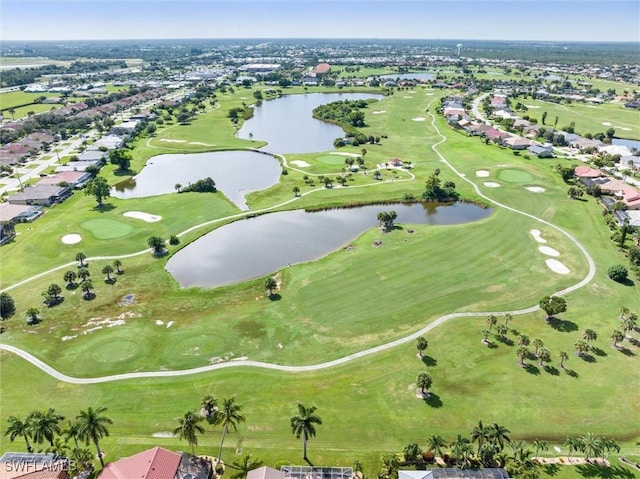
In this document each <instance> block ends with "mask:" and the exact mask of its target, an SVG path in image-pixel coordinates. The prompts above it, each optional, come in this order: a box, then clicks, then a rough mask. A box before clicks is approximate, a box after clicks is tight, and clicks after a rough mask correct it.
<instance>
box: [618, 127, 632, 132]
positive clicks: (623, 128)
mask: <svg viewBox="0 0 640 479" xmlns="http://www.w3.org/2000/svg"><path fill="white" fill-rule="evenodd" d="M619 128H620V129H621V130H624V131H631V128H625V127H623V126H621V127H619Z"/></svg>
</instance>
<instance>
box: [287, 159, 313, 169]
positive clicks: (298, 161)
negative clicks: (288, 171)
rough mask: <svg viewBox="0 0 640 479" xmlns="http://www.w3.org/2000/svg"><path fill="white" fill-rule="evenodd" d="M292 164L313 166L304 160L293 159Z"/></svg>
mask: <svg viewBox="0 0 640 479" xmlns="http://www.w3.org/2000/svg"><path fill="white" fill-rule="evenodd" d="M291 164H292V165H295V166H300V167H302V168H304V167H305V166H311V165H310V164H309V163H307V162H306V161H304V160H293V161H292V162H291Z"/></svg>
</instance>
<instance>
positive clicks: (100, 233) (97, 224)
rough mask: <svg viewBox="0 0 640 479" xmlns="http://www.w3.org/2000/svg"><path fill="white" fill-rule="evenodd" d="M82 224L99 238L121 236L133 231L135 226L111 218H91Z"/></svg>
mask: <svg viewBox="0 0 640 479" xmlns="http://www.w3.org/2000/svg"><path fill="white" fill-rule="evenodd" d="M80 226H82V228H84V229H85V230H87V231H89V232H91V234H93V236H95V237H96V238H97V239H113V238H120V237H122V236H126V235H128V234H129V233H131V232H132V231H133V226H131V225H128V224H126V223H122V222H120V221H116V220H109V219H98V220H89V221H85V222H84V223H82V224H81V225H80Z"/></svg>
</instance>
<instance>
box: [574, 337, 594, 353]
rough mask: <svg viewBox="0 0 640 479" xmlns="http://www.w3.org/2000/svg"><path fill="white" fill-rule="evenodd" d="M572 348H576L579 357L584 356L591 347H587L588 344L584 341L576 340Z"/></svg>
mask: <svg viewBox="0 0 640 479" xmlns="http://www.w3.org/2000/svg"><path fill="white" fill-rule="evenodd" d="M574 347H575V348H576V353H578V356H580V357H582V356H584V353H586V352H587V351H589V350H590V349H591V346H589V343H588V342H586V341H585V340H584V339H578V340H577V341H576V342H575V344H574Z"/></svg>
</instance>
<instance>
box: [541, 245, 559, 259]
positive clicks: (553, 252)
mask: <svg viewBox="0 0 640 479" xmlns="http://www.w3.org/2000/svg"><path fill="white" fill-rule="evenodd" d="M538 251H540V252H541V253H542V254H546V255H547V256H554V257H556V258H557V257H558V256H560V251H558V250H557V249H553V248H550V247H549V246H540V247H538Z"/></svg>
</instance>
